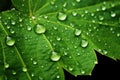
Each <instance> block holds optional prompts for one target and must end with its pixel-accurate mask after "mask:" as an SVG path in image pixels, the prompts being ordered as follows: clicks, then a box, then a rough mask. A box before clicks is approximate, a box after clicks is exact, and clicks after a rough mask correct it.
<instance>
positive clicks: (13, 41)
mask: <svg viewBox="0 0 120 80" xmlns="http://www.w3.org/2000/svg"><path fill="white" fill-rule="evenodd" d="M6 44H7V45H8V46H13V45H14V44H15V40H14V39H13V38H12V37H10V36H7V38H6Z"/></svg>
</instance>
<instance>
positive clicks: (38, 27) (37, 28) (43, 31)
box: [35, 24, 46, 34]
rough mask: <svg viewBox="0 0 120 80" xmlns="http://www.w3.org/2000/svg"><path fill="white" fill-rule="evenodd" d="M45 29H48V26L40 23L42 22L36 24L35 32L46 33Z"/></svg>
mask: <svg viewBox="0 0 120 80" xmlns="http://www.w3.org/2000/svg"><path fill="white" fill-rule="evenodd" d="M45 31H46V28H45V27H44V26H43V25H40V24H38V25H36V28H35V32H36V33H37V34H42V33H45Z"/></svg>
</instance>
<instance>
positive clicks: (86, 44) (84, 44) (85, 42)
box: [81, 40, 88, 48]
mask: <svg viewBox="0 0 120 80" xmlns="http://www.w3.org/2000/svg"><path fill="white" fill-rule="evenodd" d="M81 46H82V47H83V48H85V47H87V46H88V41H86V40H82V42H81Z"/></svg>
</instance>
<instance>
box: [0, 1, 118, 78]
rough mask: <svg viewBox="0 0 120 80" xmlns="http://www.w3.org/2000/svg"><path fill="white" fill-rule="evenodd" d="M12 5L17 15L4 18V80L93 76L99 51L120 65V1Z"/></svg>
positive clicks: (0, 72) (0, 40)
mask: <svg viewBox="0 0 120 80" xmlns="http://www.w3.org/2000/svg"><path fill="white" fill-rule="evenodd" d="M12 2H13V4H14V6H15V7H16V8H17V10H10V11H6V12H2V13H1V14H0V33H1V34H0V65H1V66H0V79H3V80H4V79H9V80H13V79H16V80H56V79H58V80H64V72H63V69H65V70H67V71H68V72H70V73H71V74H73V75H75V76H77V75H90V74H91V72H92V70H93V68H94V66H95V64H97V57H96V54H95V52H94V50H97V51H99V52H100V53H101V54H103V55H106V56H108V57H111V58H113V59H120V54H119V53H120V50H119V48H120V30H119V29H120V26H119V23H120V21H119V16H120V11H119V7H120V1H119V0H106V1H105V0H101V1H100V0H96V1H93V0H89V1H88V0H49V1H48V0H44V1H43V0H34V1H33V0H17V1H16V0H12ZM7 39H8V40H10V39H11V40H12V41H13V42H11V44H10V43H8V42H7V41H8V40H7ZM12 44H13V45H12Z"/></svg>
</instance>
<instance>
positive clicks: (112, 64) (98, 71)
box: [0, 0, 120, 80]
mask: <svg viewBox="0 0 120 80" xmlns="http://www.w3.org/2000/svg"><path fill="white" fill-rule="evenodd" d="M10 7H11V0H0V12H1V11H4V10H8V9H10ZM96 55H97V58H98V64H97V65H96V66H95V68H94V69H93V71H92V75H91V76H87V75H86V76H77V77H74V76H73V75H71V74H69V73H68V72H66V71H65V70H64V72H65V80H109V79H110V80H120V61H119V60H116V61H114V60H112V59H110V58H108V57H106V56H103V55H101V54H100V53H98V52H96Z"/></svg>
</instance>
